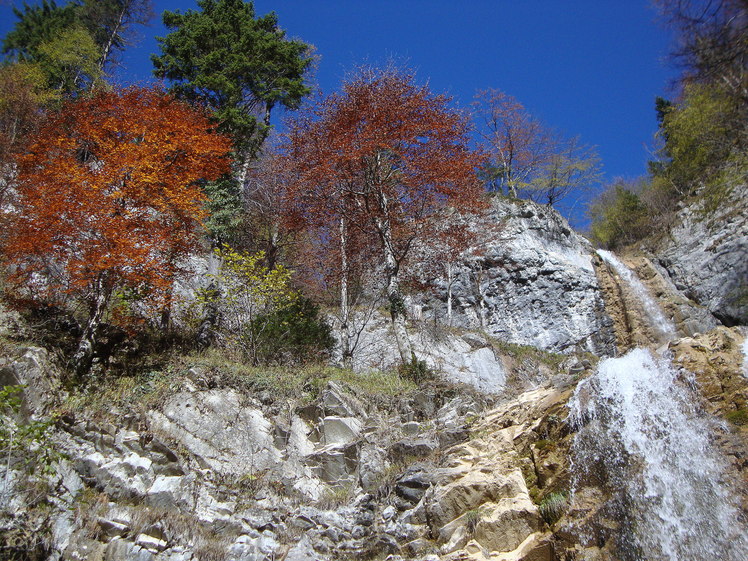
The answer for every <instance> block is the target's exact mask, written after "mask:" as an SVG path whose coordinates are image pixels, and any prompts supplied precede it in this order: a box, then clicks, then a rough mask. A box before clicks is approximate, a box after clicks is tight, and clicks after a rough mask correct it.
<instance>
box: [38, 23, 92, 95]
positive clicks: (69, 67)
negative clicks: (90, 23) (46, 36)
mask: <svg viewBox="0 0 748 561" xmlns="http://www.w3.org/2000/svg"><path fill="white" fill-rule="evenodd" d="M100 54H101V51H100V50H99V47H98V46H97V45H96V43H95V42H94V40H93V37H91V34H90V33H89V32H88V31H87V30H86V29H85V28H83V27H80V26H73V27H69V28H66V29H64V30H62V31H61V32H60V33H59V34H58V35H56V36H55V37H54V38H52V39H51V40H49V41H47V42H45V43H42V44H41V45H39V48H38V50H37V56H36V59H35V60H37V61H38V63H39V65H40V66H41V68H42V69H43V70H44V72H45V74H46V75H47V83H48V84H49V86H50V87H51V88H52V89H54V90H57V91H60V92H62V93H65V94H69V93H76V92H80V91H83V90H87V89H90V88H92V87H93V86H94V85H95V84H96V83H98V82H99V80H100V79H101V70H100V68H99V65H98V62H99V56H100Z"/></svg>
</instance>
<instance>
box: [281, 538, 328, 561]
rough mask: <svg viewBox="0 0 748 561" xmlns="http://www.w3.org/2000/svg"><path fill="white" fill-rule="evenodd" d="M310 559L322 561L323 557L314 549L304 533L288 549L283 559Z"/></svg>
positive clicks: (294, 560)
mask: <svg viewBox="0 0 748 561" xmlns="http://www.w3.org/2000/svg"><path fill="white" fill-rule="evenodd" d="M311 559H316V560H318V561H323V559H324V558H323V557H321V556H320V555H319V554H318V553H317V552H315V551H314V548H313V547H312V542H311V540H310V539H309V537H308V536H306V535H304V536H302V537H301V539H300V540H299V541H298V542H296V544H295V545H294V546H293V547H292V548H291V549H290V550H289V551H288V553H287V554H286V558H285V561H310V560H311Z"/></svg>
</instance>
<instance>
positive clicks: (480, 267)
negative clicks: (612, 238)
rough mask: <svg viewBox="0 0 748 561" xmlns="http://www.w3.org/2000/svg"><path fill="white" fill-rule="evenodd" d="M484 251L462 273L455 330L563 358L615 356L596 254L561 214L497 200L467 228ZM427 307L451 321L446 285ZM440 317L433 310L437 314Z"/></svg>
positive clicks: (457, 287)
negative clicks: (583, 353) (576, 353)
mask: <svg viewBox="0 0 748 561" xmlns="http://www.w3.org/2000/svg"><path fill="white" fill-rule="evenodd" d="M466 226H467V227H470V228H471V230H472V231H474V232H475V234H476V236H477V240H476V242H475V244H474V246H475V247H478V248H479V249H480V251H478V252H475V254H474V255H473V256H472V257H468V258H467V259H466V260H465V262H464V263H463V264H462V265H461V266H460V267H459V268H458V271H457V274H456V279H455V281H454V284H453V287H452V291H453V300H454V302H453V307H454V317H453V319H452V323H453V325H458V326H460V327H469V328H482V329H485V331H486V332H487V333H488V334H489V335H491V336H493V337H496V338H498V339H501V340H504V341H509V342H511V343H518V344H524V345H532V346H535V347H538V348H541V349H547V350H550V351H557V352H568V351H573V350H576V349H582V350H587V351H590V352H592V353H595V354H597V355H612V354H613V353H614V351H615V346H614V345H615V334H614V332H613V324H612V322H611V320H610V318H609V317H608V316H607V314H606V313H605V306H604V302H603V300H602V297H601V294H600V289H599V286H598V282H597V279H596V277H595V272H594V269H593V266H592V258H591V253H592V248H591V246H590V244H589V243H588V242H587V241H586V240H585V239H584V238H582V237H581V236H579V235H577V234H576V233H575V232H574V231H573V230H572V229H571V227H570V226H569V224H568V223H567V222H566V220H565V219H564V218H562V217H561V215H560V214H558V212H556V211H555V210H554V209H552V208H549V207H547V206H543V205H538V204H535V203H533V202H531V201H508V200H505V199H501V198H498V197H497V198H494V199H493V201H492V203H491V207H490V209H489V210H488V211H487V212H486V213H484V215H483V216H482V217H480V218H479V219H477V220H473V219H471V223H470V224H466ZM434 289H435V290H436V294H437V300H436V301H431V302H425V301H424V305H427V306H429V307H430V308H431V309H435V310H437V312H436V313H437V316H438V317H439V318H441V319H443V318H444V317H445V314H446V312H445V302H446V294H447V291H446V283H445V282H444V281H443V280H442V281H436V282H435V283H434ZM432 314H433V312H432Z"/></svg>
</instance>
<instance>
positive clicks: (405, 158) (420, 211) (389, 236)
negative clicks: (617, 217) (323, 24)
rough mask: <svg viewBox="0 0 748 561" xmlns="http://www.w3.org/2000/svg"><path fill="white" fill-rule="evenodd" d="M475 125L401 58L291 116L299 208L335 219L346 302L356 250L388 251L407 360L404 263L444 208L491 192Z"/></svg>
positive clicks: (382, 258)
mask: <svg viewBox="0 0 748 561" xmlns="http://www.w3.org/2000/svg"><path fill="white" fill-rule="evenodd" d="M468 133H469V125H468V122H467V120H466V119H465V118H464V116H463V115H461V114H460V113H459V112H457V111H455V110H454V109H452V108H451V107H450V99H449V98H448V97H446V96H443V95H434V94H432V93H431V92H430V91H429V89H428V88H427V87H425V86H419V85H417V84H416V83H415V80H414V76H413V75H412V74H411V73H409V72H406V71H401V70H397V69H394V68H386V69H383V70H380V69H371V68H363V69H361V70H359V71H358V73H357V74H356V75H355V76H354V77H353V78H352V79H350V80H349V81H347V82H346V83H344V84H343V87H342V90H341V91H340V92H339V93H335V94H332V95H330V96H329V97H327V98H326V99H324V100H322V101H320V102H319V103H318V104H316V106H314V107H313V108H311V109H310V110H309V111H307V112H306V113H305V114H303V115H302V116H301V117H299V118H297V119H295V120H294V121H292V122H291V124H290V128H289V133H288V135H287V142H286V153H287V155H288V158H289V160H290V161H291V163H292V166H293V168H294V171H295V176H294V178H293V180H292V181H291V182H290V184H289V188H288V195H289V199H290V202H291V205H290V206H291V208H292V210H293V212H292V216H293V217H294V219H295V220H296V221H299V222H302V223H307V224H310V225H313V226H315V227H317V228H321V227H323V228H326V229H327V235H326V236H322V237H321V238H320V239H321V242H320V243H327V244H329V245H330V246H331V247H335V248H336V252H337V253H338V255H339V256H340V266H339V268H338V270H339V271H340V275H341V276H340V287H341V297H340V299H341V306H342V307H346V306H347V305H348V304H347V303H348V295H347V293H346V291H347V288H348V287H347V283H348V281H349V275H348V267H349V263H351V261H355V260H352V259H351V257H352V255H353V254H352V253H351V252H353V251H355V252H356V253H358V252H371V253H374V254H376V255H378V258H379V259H378V260H379V270H381V272H382V280H383V284H384V286H385V288H386V293H387V298H388V300H389V308H390V315H391V318H392V322H393V327H394V331H395V336H396V339H397V344H398V350H399V352H400V356H401V358H402V360H403V361H404V362H408V361H410V360H411V358H412V356H413V354H412V350H411V346H410V342H409V340H408V336H407V331H406V324H405V319H406V318H405V309H404V305H403V296H402V292H401V287H400V285H401V268H402V266H403V265H404V263H405V261H406V259H407V257H408V256H409V254H410V253H411V249H412V248H413V246H414V243H415V242H416V240H421V241H422V242H426V241H427V240H428V239H429V238H430V236H431V235H432V234H433V227H432V224H433V222H432V221H433V219H434V217H435V216H438V214H439V213H440V212H442V211H443V210H444V209H446V208H447V207H454V208H456V209H458V210H460V211H467V210H471V209H475V208H477V207H478V206H480V205H481V204H482V201H483V197H482V195H483V190H482V187H481V185H480V183H479V181H478V180H477V178H476V173H475V172H476V169H477V167H478V166H479V165H480V163H481V156H480V155H479V154H477V153H476V152H474V151H472V150H471V149H470V148H469V138H468ZM352 242H355V243H352ZM341 316H342V317H343V318H345V317H346V316H347V314H346V313H345V312H344V313H342V314H341ZM344 327H345V326H344ZM343 338H344V339H345V336H344V337H343ZM344 345H345V342H344ZM344 353H345V349H344Z"/></svg>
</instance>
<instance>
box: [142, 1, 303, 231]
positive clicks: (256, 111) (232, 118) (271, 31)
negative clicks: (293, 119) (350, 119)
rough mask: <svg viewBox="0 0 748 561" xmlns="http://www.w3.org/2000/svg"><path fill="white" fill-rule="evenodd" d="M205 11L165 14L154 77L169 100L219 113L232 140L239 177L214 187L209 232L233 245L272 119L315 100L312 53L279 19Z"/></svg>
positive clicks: (244, 11)
mask: <svg viewBox="0 0 748 561" xmlns="http://www.w3.org/2000/svg"><path fill="white" fill-rule="evenodd" d="M197 4H198V6H199V8H200V10H199V11H195V10H187V12H186V13H180V12H179V11H176V12H168V11H167V12H164V15H163V21H164V24H165V25H166V27H167V28H169V29H170V30H171V32H170V33H169V34H168V35H167V36H166V37H161V38H158V41H159V42H160V44H161V52H162V54H161V55H153V56H152V57H151V59H152V61H153V64H154V67H155V69H154V74H155V75H156V76H158V77H159V78H165V79H166V80H169V81H171V83H172V85H171V89H170V90H171V92H172V93H174V94H176V95H177V96H178V97H180V98H182V99H185V100H187V101H190V102H194V103H200V104H203V105H205V106H207V107H208V108H210V109H211V110H212V111H213V112H214V118H215V120H216V121H217V123H218V130H219V131H220V132H222V133H224V134H227V135H229V136H230V137H231V138H232V139H233V143H234V152H235V159H236V162H237V164H238V165H239V169H238V170H235V173H234V175H233V176H231V177H229V176H227V177H224V178H223V179H222V180H219V181H217V182H214V183H211V184H208V185H207V186H206V192H207V194H208V198H209V200H210V202H209V203H208V206H209V210H210V212H211V216H210V218H209V220H208V227H209V228H210V231H211V233H212V235H213V238H214V239H215V240H216V241H221V242H228V241H232V238H233V237H234V234H235V232H236V230H237V226H238V224H239V223H240V221H241V217H240V213H241V210H242V202H241V191H242V185H243V184H244V182H245V181H246V179H247V174H248V172H249V165H250V162H251V161H252V160H253V159H254V158H255V157H256V156H257V154H258V153H259V150H260V147H261V146H262V144H263V142H264V141H265V139H266V138H267V136H268V133H269V131H270V114H271V111H272V110H273V109H274V108H275V107H276V106H277V105H280V106H282V107H285V108H287V109H296V108H297V107H298V106H299V105H300V103H301V100H302V99H303V98H304V96H306V95H308V94H309V93H310V92H311V89H310V88H309V86H308V85H307V83H306V81H305V79H304V78H305V75H306V73H307V71H308V70H309V68H310V66H311V63H312V58H311V47H310V46H309V45H307V44H306V43H303V42H302V41H298V40H292V39H287V38H286V34H285V31H283V30H282V29H280V28H279V27H278V18H277V17H276V15H275V14H274V13H270V14H267V15H266V16H263V17H259V18H256V17H255V9H254V5H253V4H252V2H244V1H243V0H198V3H197Z"/></svg>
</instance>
